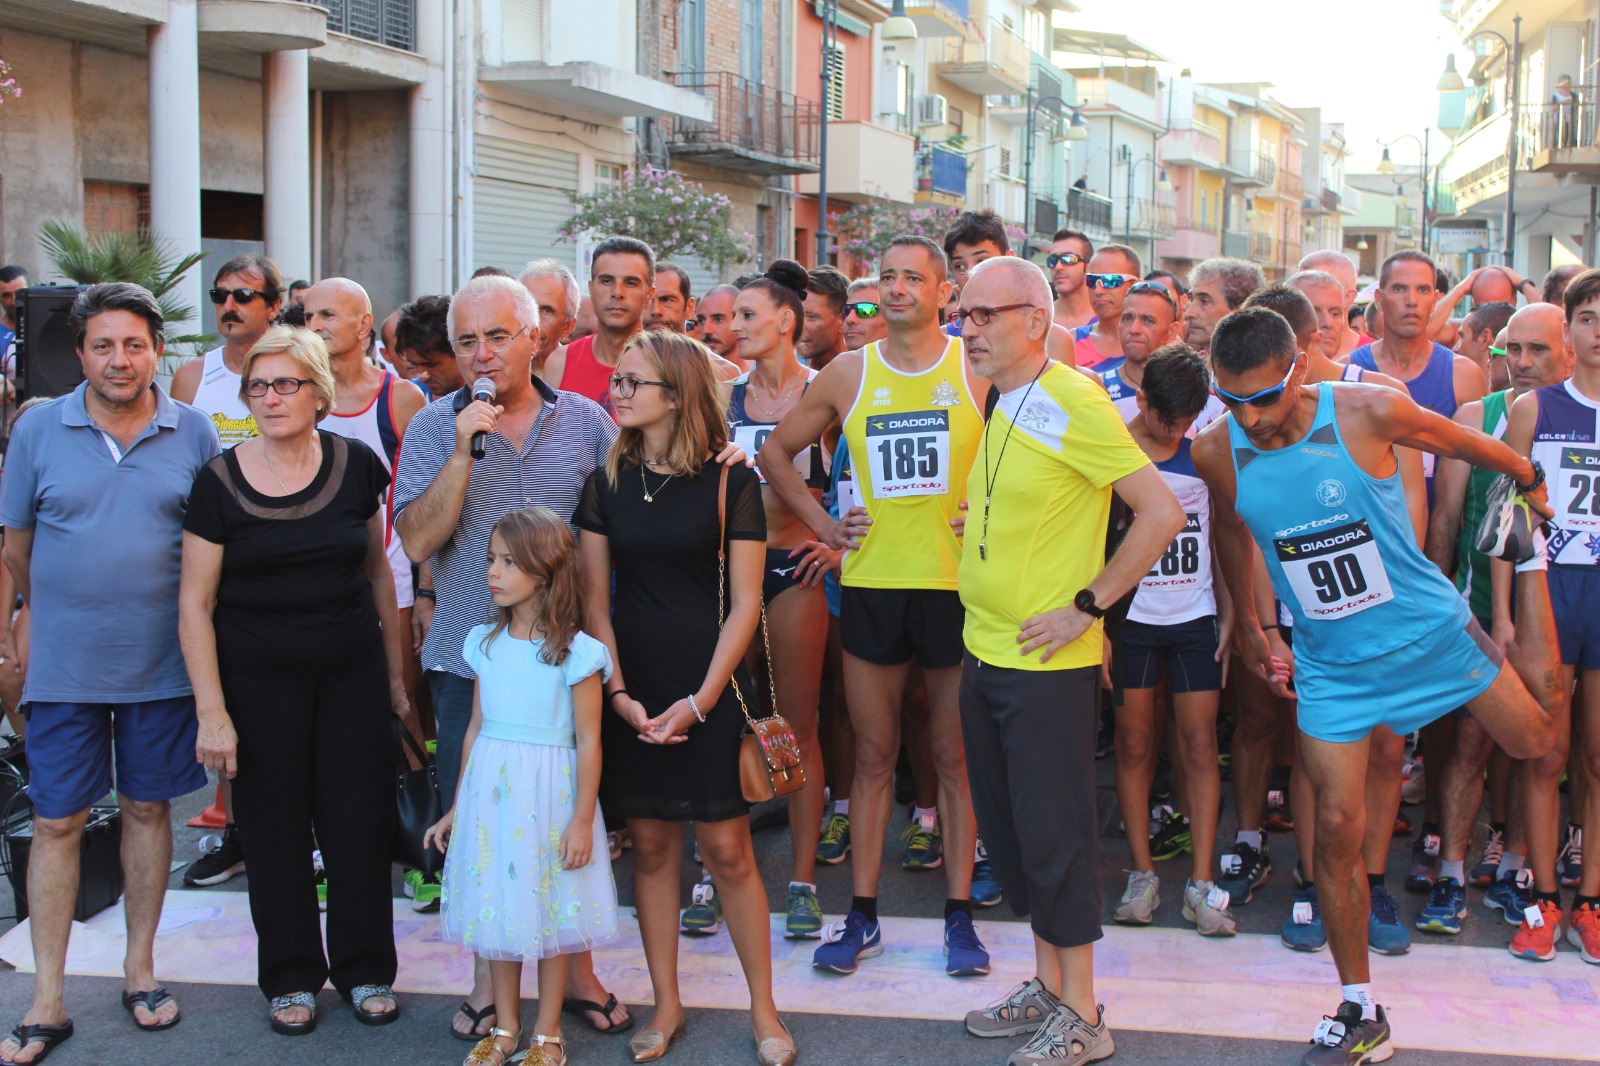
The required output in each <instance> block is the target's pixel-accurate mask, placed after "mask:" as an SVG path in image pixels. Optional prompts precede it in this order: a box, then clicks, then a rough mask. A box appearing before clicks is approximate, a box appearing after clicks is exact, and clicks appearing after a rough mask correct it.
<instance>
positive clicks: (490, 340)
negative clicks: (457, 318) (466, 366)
mask: <svg viewBox="0 0 1600 1066" xmlns="http://www.w3.org/2000/svg"><path fill="white" fill-rule="evenodd" d="M527 331H528V327H527V326H523V327H522V328H521V329H519V330H517V331H516V332H515V333H507V332H506V331H505V330H496V331H495V332H493V333H488V334H485V335H484V338H483V346H484V347H485V348H487V349H489V350H490V351H491V352H493V353H494V354H495V355H504V354H505V351H506V349H507V348H509V347H511V342H512V341H514V340H516V339H517V338H518V337H520V336H522V335H523V334H524V333H526V332H527ZM477 350H478V338H477V337H462V338H461V339H460V340H458V341H456V354H457V355H465V356H471V355H473V354H474V353H475V352H477Z"/></svg>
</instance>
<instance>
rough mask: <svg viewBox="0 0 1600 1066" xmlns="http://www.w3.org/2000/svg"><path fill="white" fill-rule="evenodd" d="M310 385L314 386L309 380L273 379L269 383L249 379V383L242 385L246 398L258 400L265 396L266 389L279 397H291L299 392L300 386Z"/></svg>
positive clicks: (258, 379)
mask: <svg viewBox="0 0 1600 1066" xmlns="http://www.w3.org/2000/svg"><path fill="white" fill-rule="evenodd" d="M312 384H315V382H313V381H312V380H311V379H310V378H273V379H272V380H271V381H263V380H262V379H261V378H251V379H250V380H249V381H247V382H245V383H244V394H245V395H246V396H253V397H255V398H256V399H258V400H259V399H260V398H261V397H263V396H265V395H266V394H267V390H268V389H271V390H272V391H273V392H275V393H277V394H278V395H279V396H293V395H294V394H295V393H297V392H299V391H300V387H301V386H302V385H312Z"/></svg>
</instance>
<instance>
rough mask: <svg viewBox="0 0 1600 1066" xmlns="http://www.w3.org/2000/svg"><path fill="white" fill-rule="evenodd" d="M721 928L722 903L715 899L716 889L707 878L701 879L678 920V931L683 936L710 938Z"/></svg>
mask: <svg viewBox="0 0 1600 1066" xmlns="http://www.w3.org/2000/svg"><path fill="white" fill-rule="evenodd" d="M721 928H722V901H721V900H720V899H718V898H717V887H716V885H714V884H712V883H711V878H710V877H709V876H706V877H702V878H701V879H700V883H699V884H698V885H695V886H694V892H693V894H692V896H691V897H690V902H689V905H688V906H687V907H685V908H683V915H682V916H681V917H680V918H679V919H678V931H679V932H680V933H682V934H683V935H684V936H711V935H712V934H713V933H715V932H716V931H717V930H718V929H721Z"/></svg>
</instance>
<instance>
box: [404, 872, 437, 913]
mask: <svg viewBox="0 0 1600 1066" xmlns="http://www.w3.org/2000/svg"><path fill="white" fill-rule="evenodd" d="M443 893H444V885H443V884H441V883H440V881H439V875H438V874H425V873H423V872H422V871H421V870H407V871H406V879H405V894H406V896H407V898H409V899H410V900H411V909H412V910H414V911H416V912H417V913H419V914H432V913H433V912H434V911H436V910H438V909H439V899H440V897H441V896H442V895H443Z"/></svg>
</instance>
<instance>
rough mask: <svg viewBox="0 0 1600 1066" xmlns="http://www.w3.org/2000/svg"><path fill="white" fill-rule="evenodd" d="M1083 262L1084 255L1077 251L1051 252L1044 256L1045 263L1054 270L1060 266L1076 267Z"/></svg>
mask: <svg viewBox="0 0 1600 1066" xmlns="http://www.w3.org/2000/svg"><path fill="white" fill-rule="evenodd" d="M1081 262H1083V256H1081V255H1079V254H1078V253H1077V252H1051V253H1050V254H1049V255H1047V256H1045V257H1044V265H1045V266H1047V267H1049V268H1050V269H1051V270H1054V269H1055V268H1056V267H1058V266H1069V267H1075V266H1077V265H1078V264H1079V263H1081Z"/></svg>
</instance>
